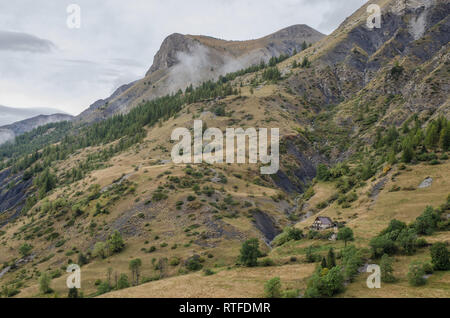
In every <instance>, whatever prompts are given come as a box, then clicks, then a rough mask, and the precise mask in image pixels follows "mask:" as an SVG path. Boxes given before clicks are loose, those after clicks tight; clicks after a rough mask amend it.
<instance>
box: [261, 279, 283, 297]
mask: <svg viewBox="0 0 450 318" xmlns="http://www.w3.org/2000/svg"><path fill="white" fill-rule="evenodd" d="M264 295H265V297H266V298H281V279H280V278H279V277H275V278H272V279H270V280H269V281H267V282H266V284H265V285H264Z"/></svg>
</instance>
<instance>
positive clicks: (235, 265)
mask: <svg viewBox="0 0 450 318" xmlns="http://www.w3.org/2000/svg"><path fill="white" fill-rule="evenodd" d="M416 2H417V3H416ZM371 3H376V4H378V5H379V6H380V7H381V8H382V10H383V11H382V12H383V24H384V25H385V27H384V28H381V29H379V30H377V29H374V30H370V29H367V27H366V25H365V22H366V17H367V10H366V9H367V6H368V5H369V4H371ZM403 3H404V2H403V1H399V0H377V1H369V2H368V3H367V4H366V5H365V6H363V7H362V8H361V9H359V10H358V11H356V12H355V13H354V14H353V15H352V16H350V17H348V18H347V19H346V20H345V21H344V22H343V23H342V24H341V25H340V27H339V28H338V29H337V30H336V31H334V32H333V33H332V34H330V35H328V36H324V35H322V34H321V33H320V32H317V31H315V30H313V29H311V28H309V27H307V26H305V25H300V26H293V27H290V28H287V29H284V30H282V31H280V32H278V33H275V34H273V35H271V36H268V37H265V38H262V39H259V40H252V41H242V42H238V41H225V40H219V39H214V38H210V37H203V36H183V35H180V34H175V35H172V36H169V37H168V38H167V39H166V41H164V43H163V44H162V46H161V49H160V51H159V52H158V54H157V55H156V56H155V60H154V64H153V66H152V67H151V68H150V70H149V72H148V73H147V75H146V77H145V78H144V79H142V80H139V81H137V82H134V83H131V84H129V85H126V86H124V87H122V88H121V89H119V90H118V91H117V92H116V93H114V94H113V95H112V96H111V97H110V98H108V99H106V100H102V101H98V102H96V103H95V104H94V105H92V106H91V107H90V108H89V109H87V110H86V111H85V112H84V113H82V114H81V115H80V116H78V117H77V118H75V119H73V120H70V121H64V122H60V123H49V124H46V125H43V126H40V127H38V128H36V129H34V130H32V131H28V132H25V133H24V134H23V135H21V136H20V137H17V138H16V140H15V144H14V145H13V144H5V145H3V146H0V264H2V265H0V288H1V289H0V293H1V296H2V297H19V298H22V297H24V298H32V297H48V298H51V297H60V298H63V297H71V295H72V296H73V294H71V293H74V291H70V290H68V288H67V285H66V280H67V276H68V275H69V274H68V273H67V272H66V269H67V267H68V266H69V265H70V264H78V265H79V266H80V267H81V286H82V288H81V289H80V290H77V291H76V296H77V297H86V298H88V297H89V298H90V297H105V298H123V297H126V298H128V297H129V298H136V297H137V298H146V297H151V298H153V297H155V298H185V297H193V298H208V297H217V298H233V297H239V298H247V297H249V298H259V297H274V298H281V297H286V298H308V297H310V298H320V297H343V298H358V297H361V298H372V297H373V298H378V297H381V298H402V297H408V298H416V297H424V298H427V297H432V298H448V297H449V296H450V272H449V269H450V268H448V266H449V264H450V260H449V252H448V245H449V243H450V232H449V230H450V218H449V217H450V183H449V182H450V181H449V180H450V161H449V152H450V122H449V120H450V112H449V105H450V104H449V94H448V92H449V84H450V83H449V78H450V77H449V73H450V51H449V43H448V42H449V36H450V35H449V34H450V33H449V32H448V31H449V27H450V20H449V19H450V18H449V17H450V15H449V13H450V5H449V3H448V1H442V0H435V1H414V3H413V4H411V5H410V6H403ZM419 17H425V21H426V22H425V24H424V27H423V28H424V29H423V30H422V32H420V36H418V34H417V32H416V31H417V28H415V27H414V26H415V24H414V23H415V22H414V21H417V19H418V18H419ZM413 31H414V32H413ZM193 42H195V43H196V44H195V45H194V44H192V43H193ZM306 43H308V44H306ZM197 45H200V47H202V49H198V47H197ZM194 48H195V49H194ZM222 50H223V51H224V52H226V53H224V54H225V55H224V54H222V53H217V52H222ZM255 50H256V52H258V54H256V53H255V54H256V55H255V57H254V59H249V60H246V63H241V62H242V58H243V56H246V57H248V56H249V55H252V54H253V53H251V52H255ZM199 51H200V53H199ZM202 52H203V53H202ZM204 52H208V53H204ZM199 54H200V56H201V54H207V55H208V59H207V60H208V61H209V62H208V63H207V64H206V66H205V65H201V66H200V65H197V64H196V63H195V62H193V61H194V60H196V59H197V58H199ZM224 56H226V58H225V57H224ZM252 56H253V55H252ZM183 59H184V60H187V61H188V62H189V63H193V64H192V65H193V66H194V70H193V71H194V72H198V73H201V76H199V77H197V78H192V76H191V75H190V74H188V73H189V72H186V68H185V67H186V63H185V62H183ZM228 61H231V62H234V63H236V64H233V66H234V67H232V68H228V66H226V65H227V64H228ZM231 62H230V63H231ZM238 62H239V63H238ZM235 65H238V66H239V67H237V66H235ZM199 68H204V69H210V70H211V69H214V70H213V71H211V72H212V73H214V74H213V75H212V76H210V75H211V74H210V75H208V76H206V75H204V74H205V73H204V72H203V71H204V70H202V71H199ZM217 70H219V71H217ZM171 74H177V75H176V76H175V78H177V79H181V80H180V82H179V83H173V82H172V83H171V84H173V86H172V87H170V88H169V86H170V85H169V84H168V83H169V81H170V78H171V76H172V75H171ZM180 74H181V75H180ZM184 75H186V77H183V76H184ZM186 78H187V79H186ZM199 121H202V123H203V127H200V128H198V127H196V123H198V122H199ZM196 128H197V130H199V129H200V130H199V132H202V133H204V132H205V131H206V130H207V129H208V128H217V129H218V131H220V132H222V133H223V135H224V136H226V131H227V128H235V129H239V128H242V129H243V130H246V129H248V128H256V131H260V130H259V129H262V128H267V129H268V130H270V128H272V129H273V128H276V129H279V136H280V143H279V169H278V170H277V172H276V173H273V174H264V173H261V172H262V171H264V168H267V164H269V162H260V161H257V162H250V160H251V157H252V155H251V154H250V153H247V151H245V152H242V149H239V147H238V148H236V149H235V148H234V147H233V150H234V151H233V154H234V152H236V153H237V152H239V151H240V150H241V154H243V156H241V159H245V160H241V161H237V163H231V161H227V160H223V161H222V162H214V163H212V162H210V163H208V162H205V161H202V162H194V161H193V160H190V161H189V160H188V162H185V161H183V160H180V161H179V162H174V161H173V160H172V151H173V149H174V146H175V145H176V144H177V142H178V139H177V138H174V139H173V140H172V138H171V136H173V132H174V131H175V130H176V129H183V131H184V132H185V133H186V134H189V136H191V137H192V136H193V133H195V130H196ZM223 139H224V140H225V139H226V138H223ZM224 140H223V141H224ZM207 143H208V142H205V140H204V141H203V142H202V144H200V145H195V142H191V140H190V139H189V140H188V141H187V142H186V147H188V148H191V146H192V148H193V149H200V150H202V151H203V147H204V146H206V144H207ZM191 144H192V145H191ZM222 144H223V146H224V147H223V149H224V150H225V149H226V150H228V145H227V144H225V143H224V142H223V143H222ZM244 144H245V146H246V147H244V148H246V149H251V148H252V147H250V144H251V142H250V141H248V142H245V143H244ZM196 146H197V147H196ZM241 146H242V145H241ZM253 148H254V147H253ZM269 148H270V150H271V151H272V152H273V151H274V150H275V149H273V147H269ZM266 150H268V151H267V153H268V154H269V153H271V151H269V149H268V148H267V147H266ZM260 151H261V150H260ZM177 152H178V153H180V152H179V151H177ZM192 152H194V150H193V151H192ZM215 154H216V155H217V149H216V153H215ZM259 154H260V155H261V153H259ZM203 156H205V153H203ZM224 158H225V157H224ZM189 159H191V158H189ZM193 159H195V158H193ZM327 220H330V224H329V225H327V224H326V222H327ZM318 222H319V225H317V224H318ZM320 222H322V223H320ZM317 226H319V228H317ZM320 226H323V227H322V228H320ZM369 264H377V265H380V267H381V271H382V287H381V288H380V289H370V288H368V287H367V284H366V280H367V277H368V276H369V274H370V273H366V272H365V269H366V267H367V265H369Z"/></svg>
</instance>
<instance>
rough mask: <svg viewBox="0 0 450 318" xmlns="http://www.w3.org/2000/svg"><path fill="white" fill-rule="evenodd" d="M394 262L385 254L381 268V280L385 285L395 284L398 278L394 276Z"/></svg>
mask: <svg viewBox="0 0 450 318" xmlns="http://www.w3.org/2000/svg"><path fill="white" fill-rule="evenodd" d="M393 262H394V260H393V259H392V258H391V257H389V255H387V254H384V255H383V257H382V258H381V261H380V268H381V280H382V281H383V282H385V283H393V282H395V281H396V278H395V277H394V275H393V272H394V269H393V268H392V263H393Z"/></svg>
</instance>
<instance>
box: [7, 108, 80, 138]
mask: <svg viewBox="0 0 450 318" xmlns="http://www.w3.org/2000/svg"><path fill="white" fill-rule="evenodd" d="M73 118H74V117H73V116H71V115H66V114H52V115H39V116H36V117H32V118H28V119H25V120H22V121H18V122H15V123H13V124H10V125H6V126H2V127H0V145H1V144H2V143H5V142H7V141H12V140H14V138H15V137H16V136H20V135H22V134H24V133H26V132H29V131H32V130H33V129H35V128H37V127H39V126H43V125H46V124H50V123H58V122H61V121H70V120H72V119H73Z"/></svg>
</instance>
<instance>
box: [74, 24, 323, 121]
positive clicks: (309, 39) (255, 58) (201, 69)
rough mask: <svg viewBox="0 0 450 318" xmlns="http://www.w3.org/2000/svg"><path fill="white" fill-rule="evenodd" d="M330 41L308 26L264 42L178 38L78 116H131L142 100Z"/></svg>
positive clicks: (171, 39) (92, 118)
mask: <svg viewBox="0 0 450 318" xmlns="http://www.w3.org/2000/svg"><path fill="white" fill-rule="evenodd" d="M323 37H324V35H323V34H321V33H320V32H318V31H316V30H314V29H312V28H310V27H308V26H306V25H294V26H291V27H288V28H286V29H283V30H281V31H279V32H276V33H274V34H271V35H269V36H266V37H264V38H261V39H257V40H250V41H225V40H220V39H215V38H212V37H206V36H194V35H182V34H178V33H175V34H172V35H170V36H169V37H167V38H166V39H165V40H164V42H163V43H162V45H161V48H160V50H159V51H158V52H157V54H156V55H155V57H154V62H153V65H152V66H151V68H150V69H149V71H148V72H147V74H146V76H145V78H143V79H141V80H139V81H136V82H133V83H130V84H127V85H124V86H122V87H121V88H119V89H118V90H117V91H116V92H115V93H114V94H113V95H112V96H111V97H109V98H107V99H105V100H100V101H97V102H96V103H94V104H93V105H91V106H90V107H89V109H87V110H86V111H84V112H83V113H81V114H80V115H79V116H78V120H80V121H82V122H92V121H98V120H101V119H104V118H107V117H109V116H111V115H113V114H117V113H127V112H128V111H129V110H130V108H133V107H134V106H136V105H138V104H139V103H141V102H142V101H145V100H152V99H154V98H157V97H161V96H164V95H167V94H170V93H174V92H176V91H177V90H179V89H185V88H186V87H187V86H189V85H190V84H193V85H197V84H200V83H202V82H205V81H207V80H215V79H217V78H218V77H219V76H220V75H225V74H227V73H230V72H234V71H238V70H241V69H244V68H246V67H249V66H251V65H254V64H259V63H260V62H261V61H264V62H267V61H268V60H269V59H270V58H271V57H277V56H279V55H281V54H285V55H286V54H292V53H293V52H294V51H297V52H298V51H301V50H302V48H303V46H304V44H305V43H306V44H308V45H309V44H313V43H316V42H317V41H319V40H320V39H322V38H323Z"/></svg>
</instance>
